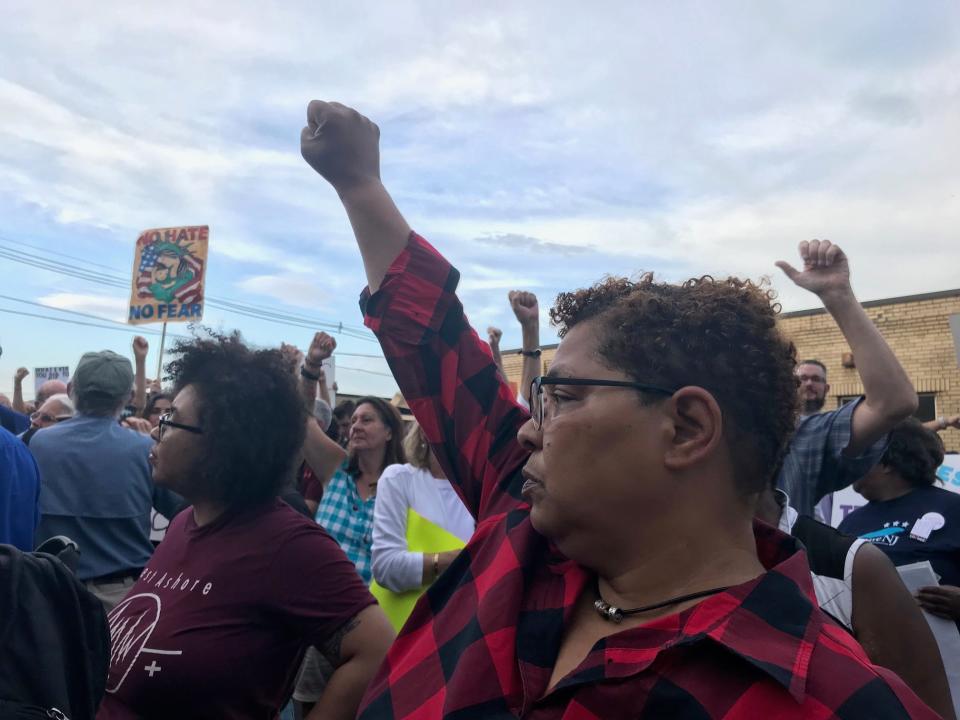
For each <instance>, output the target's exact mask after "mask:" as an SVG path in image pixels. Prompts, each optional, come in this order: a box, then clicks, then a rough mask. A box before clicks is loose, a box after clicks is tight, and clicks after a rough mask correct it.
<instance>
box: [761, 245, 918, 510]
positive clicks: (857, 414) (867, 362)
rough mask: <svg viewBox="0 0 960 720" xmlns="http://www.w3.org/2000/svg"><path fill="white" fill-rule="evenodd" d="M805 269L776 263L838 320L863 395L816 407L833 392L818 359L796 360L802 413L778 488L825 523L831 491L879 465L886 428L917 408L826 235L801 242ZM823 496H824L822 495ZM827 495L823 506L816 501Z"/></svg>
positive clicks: (913, 393) (914, 395)
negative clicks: (831, 407) (835, 406)
mask: <svg viewBox="0 0 960 720" xmlns="http://www.w3.org/2000/svg"><path fill="white" fill-rule="evenodd" d="M800 257H801V259H802V260H803V264H804V267H803V270H802V271H800V270H796V269H795V268H793V267H792V266H791V265H790V264H788V263H785V262H782V261H781V262H778V263H777V267H779V268H780V269H781V270H783V272H784V273H785V274H786V275H787V277H789V278H790V279H791V280H792V281H793V282H794V283H796V284H797V285H798V286H799V287H802V288H804V289H805V290H809V291H810V292H812V293H814V294H815V295H816V296H817V297H819V298H820V300H821V301H822V302H823V305H824V307H825V308H826V309H827V312H828V313H830V315H831V317H833V319H834V320H835V321H836V323H837V325H838V326H839V328H840V332H841V333H843V337H844V339H845V340H846V341H847V343H848V344H849V346H850V350H851V351H852V352H853V357H854V360H855V362H856V367H857V372H858V373H859V375H860V380H861V382H862V383H863V397H861V398H859V399H858V400H856V401H855V402H852V403H848V404H847V405H844V406H843V407H841V408H839V409H837V410H831V411H828V412H820V410H821V409H822V408H823V405H824V403H825V401H826V398H827V393H828V392H829V391H830V386H829V385H828V384H827V370H826V367H824V365H823V363H821V362H819V361H818V360H805V361H803V362H801V363H800V364H799V365H798V366H797V381H798V392H799V396H800V403H801V411H802V413H801V416H800V419H799V421H798V423H797V429H796V433H795V434H794V436H793V439H792V440H791V442H790V449H789V451H788V453H787V455H786V457H785V458H784V460H783V464H782V466H781V469H780V474H779V476H778V478H777V487H779V488H780V489H781V490H784V491H785V492H786V493H787V495H789V497H790V505H791V506H793V507H794V508H796V510H797V511H798V512H799V513H800V514H801V515H814V516H816V517H817V519H819V520H822V521H823V522H826V523H827V524H829V523H830V520H831V518H830V515H831V514H832V513H831V511H832V506H833V503H832V498H831V497H830V494H831V493H833V492H834V491H835V490H840V489H842V488H845V487H847V486H848V485H851V484H852V483H853V482H854V481H855V480H857V479H859V478H860V477H862V476H863V475H865V474H866V473H867V472H869V470H870V468H872V467H873V466H874V465H876V464H877V462H878V461H879V460H880V458H881V457H882V455H883V451H884V449H885V448H886V443H887V433H889V432H890V430H892V429H893V427H894V426H895V425H896V424H897V423H899V422H900V421H901V420H904V419H905V418H907V417H909V416H910V415H911V414H912V413H913V412H915V411H916V409H917V393H916V391H915V390H914V389H913V384H912V383H911V382H910V378H908V377H907V373H906V372H905V371H904V369H903V367H902V366H901V365H900V363H899V361H898V360H897V358H896V356H895V355H894V354H893V351H892V350H891V349H890V346H889V345H887V342H886V341H885V340H884V339H883V336H882V335H881V334H880V332H879V331H878V330H877V328H876V326H875V325H874V324H873V323H872V322H871V321H870V318H868V317H867V314H866V313H865V312H864V310H863V308H862V307H861V306H860V303H859V302H858V301H857V298H856V297H855V296H854V294H853V289H852V288H851V287H850V266H849V264H848V263H847V256H846V255H845V254H844V252H843V250H841V249H840V247H839V246H838V245H834V244H833V243H831V242H830V241H829V240H811V241H810V242H807V241H804V242H802V243H800ZM825 496H826V497H825ZM821 500H824V502H823V503H822V505H821V506H817V503H818V502H820V501H821Z"/></svg>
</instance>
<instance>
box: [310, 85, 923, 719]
mask: <svg viewBox="0 0 960 720" xmlns="http://www.w3.org/2000/svg"><path fill="white" fill-rule="evenodd" d="M307 118H308V124H307V127H305V128H304V130H303V133H302V136H301V151H302V153H303V155H304V158H305V159H306V160H307V161H308V162H309V163H310V164H311V166H313V167H314V169H316V170H317V171H318V172H320V173H321V174H322V175H323V176H324V177H325V178H326V179H327V180H328V181H329V182H330V183H331V184H333V186H334V188H335V189H336V190H337V191H338V193H339V195H340V198H341V200H342V201H343V203H344V206H345V208H346V210H347V213H348V215H349V217H350V221H351V223H352V225H353V228H354V232H355V234H356V236H357V240H358V243H359V246H360V251H361V255H362V256H363V260H364V266H365V270H366V273H367V280H368V286H369V291H368V292H365V293H364V296H363V299H362V301H361V302H362V305H363V306H364V308H365V313H366V322H367V324H368V325H369V326H370V327H371V328H372V329H373V330H374V332H376V333H377V335H378V337H379V338H380V342H381V344H382V346H383V349H384V353H385V355H386V357H387V359H388V361H389V363H390V365H391V368H392V370H393V373H394V375H395V377H396V379H397V382H398V383H399V385H400V389H401V391H402V392H403V394H404V397H405V398H406V400H407V402H408V403H409V405H410V408H411V409H412V410H413V412H414V414H415V415H416V417H417V420H418V421H419V422H420V424H421V426H422V427H423V429H424V431H425V433H426V435H427V437H428V438H429V440H430V442H431V445H432V448H433V451H434V453H435V454H436V456H437V457H438V459H439V460H440V462H441V464H442V465H443V467H444V470H445V471H446V474H447V477H448V478H450V480H451V482H452V483H454V486H455V487H456V488H457V489H458V491H459V493H460V494H461V497H462V498H463V500H464V502H465V504H466V506H467V507H468V508H469V509H470V510H471V512H472V513H473V514H474V516H475V517H476V518H477V522H478V524H477V530H476V533H475V535H474V537H473V538H472V539H471V541H470V543H469V544H468V545H467V547H466V548H465V549H464V551H463V552H462V553H461V555H460V556H459V557H458V559H457V560H456V561H454V563H453V564H452V565H451V566H450V568H449V569H448V570H447V571H446V572H445V573H444V574H443V576H442V577H441V578H440V579H439V580H438V581H437V582H436V583H434V585H433V586H432V587H431V588H430V589H429V590H428V591H427V593H426V594H425V595H424V596H423V597H422V598H421V599H420V601H419V602H418V604H417V606H416V608H415V610H414V612H413V614H412V616H411V617H410V620H409V621H408V622H407V624H406V626H405V627H404V629H403V630H402V631H401V633H400V636H399V637H398V638H397V641H396V642H395V644H394V645H393V647H392V649H391V651H390V653H389V654H388V656H387V660H386V661H385V663H384V665H383V667H382V668H381V669H380V672H379V673H378V675H377V677H376V678H375V679H374V681H373V683H372V684H371V686H370V687H369V689H368V691H367V694H366V697H365V699H364V702H363V706H362V708H361V712H360V717H361V718H436V717H444V718H513V717H526V718H536V719H538V720H539V719H541V718H542V719H546V718H551V719H552V718H566V719H573V718H578V719H579V718H583V719H587V718H611V719H613V718H662V717H685V718H708V717H709V718H767V717H771V718H773V717H777V718H832V717H837V718H876V717H885V718H905V717H917V718H932V717H935V715H934V714H933V713H932V712H931V711H930V710H929V709H928V708H927V707H926V706H925V705H923V703H921V702H920V701H919V700H918V699H917V698H916V696H915V695H913V693H912V692H911V691H910V690H908V689H907V688H906V686H905V685H904V684H903V683H902V682H901V681H900V680H899V678H897V677H896V676H894V675H893V674H892V673H890V672H889V671H886V670H884V669H882V668H878V667H875V666H872V665H871V664H870V663H869V661H868V660H867V658H866V656H865V654H864V653H863V651H862V649H861V648H860V647H859V646H858V645H857V644H856V642H855V641H854V640H852V639H851V638H850V636H849V635H848V634H846V632H845V631H843V630H841V629H840V628H839V627H838V626H836V625H835V624H833V623H832V622H830V621H829V620H828V619H827V618H826V617H825V616H824V615H822V614H821V613H820V612H819V611H818V610H817V608H816V600H815V597H814V594H813V589H812V585H811V580H810V574H809V568H808V566H807V563H806V559H805V556H804V553H803V552H801V551H800V548H799V546H798V545H797V544H796V543H795V542H794V541H793V540H792V539H791V538H789V537H788V536H786V535H783V534H782V533H780V532H779V531H777V530H775V529H773V528H770V527H769V526H766V525H763V524H759V523H758V524H756V525H754V524H753V523H752V515H753V509H754V500H755V496H756V493H757V492H759V490H760V489H761V488H762V487H763V484H764V483H766V482H767V481H768V480H769V479H770V477H771V474H772V472H773V469H774V468H775V467H776V464H777V462H778V461H779V459H780V457H781V456H782V453H783V452H784V449H785V446H786V441H787V437H788V436H789V432H790V430H791V428H792V426H793V422H794V416H793V410H792V408H793V397H794V393H795V383H794V380H793V365H794V351H793V347H792V345H790V344H789V343H787V342H785V341H784V340H783V339H782V338H781V337H780V336H779V334H778V332H777V330H776V325H775V311H774V309H773V307H772V306H771V303H770V301H769V297H768V296H767V295H766V293H765V292H764V291H763V290H762V289H761V288H759V287H757V286H756V285H753V284H752V283H746V282H741V281H737V280H729V281H714V280H713V279H711V278H703V279H700V280H694V281H689V282H688V283H685V284H684V285H682V286H672V285H665V284H660V283H655V282H654V281H653V279H652V278H651V277H644V278H643V279H641V280H640V281H638V282H636V283H631V282H629V281H627V280H623V279H617V278H611V279H608V280H606V281H604V282H602V283H600V284H598V285H596V286H594V287H592V288H588V289H586V290H581V291H579V292H576V293H565V294H563V295H561V296H560V297H559V298H558V301H557V305H556V306H555V307H554V310H553V311H552V316H553V319H554V321H555V322H556V323H557V324H558V325H559V326H560V329H561V335H562V337H563V342H562V343H561V345H560V347H559V348H558V351H557V355H556V358H555V360H554V364H553V366H552V368H551V372H550V375H549V376H547V377H545V378H538V379H537V380H535V381H534V383H533V388H532V390H531V413H530V414H527V413H526V412H525V411H524V410H522V409H521V408H520V407H519V406H518V405H517V404H516V403H515V402H514V399H513V393H511V392H510V389H509V387H508V386H507V385H506V384H505V383H503V381H502V380H501V379H500V378H499V376H498V373H497V370H496V366H495V364H494V363H493V360H492V357H491V355H490V352H489V350H488V349H487V346H486V345H485V343H483V342H482V341H481V340H480V339H479V338H478V336H477V334H476V333H475V332H474V331H473V329H472V328H471V327H470V326H469V324H468V323H467V321H466V318H465V317H464V314H463V309H462V306H461V305H460V302H459V301H458V299H457V297H456V295H455V294H454V292H455V290H456V286H457V282H458V280H459V274H458V273H457V271H456V270H455V269H453V268H452V267H451V266H450V265H449V263H447V262H446V260H444V259H443V257H442V256H440V255H439V253H437V252H436V250H434V249H433V248H432V247H431V246H430V245H429V244H427V242H426V241H425V240H423V239H422V238H420V237H419V236H417V235H416V234H413V233H412V232H411V231H410V229H409V226H408V225H407V224H406V222H405V221H404V219H403V217H402V216H401V215H400V213H399V211H398V210H397V209H396V207H395V206H394V204H393V201H392V200H391V199H390V196H389V195H388V194H387V192H386V190H385V189H384V187H383V185H382V184H381V182H380V179H379V148H378V138H379V130H378V129H377V127H376V126H375V125H373V124H372V123H371V122H370V121H369V120H367V119H366V118H364V117H363V116H362V115H360V114H359V113H357V112H356V111H354V110H351V109H349V108H346V107H344V106H342V105H338V104H329V103H321V102H317V101H314V102H312V103H310V106H309V108H308V112H307ZM751 388H752V389H753V390H755V391H757V392H758V393H766V394H767V395H766V397H762V396H759V395H756V394H752V390H751Z"/></svg>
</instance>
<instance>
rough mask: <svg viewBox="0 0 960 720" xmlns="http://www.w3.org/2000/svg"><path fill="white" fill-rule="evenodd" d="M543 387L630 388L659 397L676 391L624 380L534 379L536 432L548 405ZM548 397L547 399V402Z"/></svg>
mask: <svg viewBox="0 0 960 720" xmlns="http://www.w3.org/2000/svg"><path fill="white" fill-rule="evenodd" d="M544 385H589V386H592V387H618V388H632V389H634V390H640V391H642V392H648V393H657V394H660V395H673V394H674V393H675V392H676V391H677V390H676V389H674V390H668V389H667V388H664V387H659V386H657V385H646V384H644V383H635V382H627V381H625V380H591V379H588V378H569V377H544V376H540V377H535V378H534V379H533V382H531V383H530V417H531V418H532V419H533V424H534V427H536V428H537V429H538V430H539V429H540V428H542V427H543V418H544V407H545V406H546V405H547V404H548V403H547V402H544V399H543V386H544ZM549 397H550V396H549V395H548V396H547V399H548V400H549Z"/></svg>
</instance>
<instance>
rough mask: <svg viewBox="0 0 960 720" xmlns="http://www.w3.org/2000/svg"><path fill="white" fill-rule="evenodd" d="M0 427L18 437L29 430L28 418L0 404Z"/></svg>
mask: <svg viewBox="0 0 960 720" xmlns="http://www.w3.org/2000/svg"><path fill="white" fill-rule="evenodd" d="M0 427H2V428H3V429H4V430H6V431H7V432H10V433H13V434H14V435H19V434H20V433H22V432H25V431H26V430H28V429H29V428H30V416H28V415H24V414H23V413H18V412H16V411H15V410H13V409H11V408H8V407H7V406H6V405H2V404H0Z"/></svg>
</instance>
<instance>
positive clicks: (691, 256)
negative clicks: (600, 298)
mask: <svg viewBox="0 0 960 720" xmlns="http://www.w3.org/2000/svg"><path fill="white" fill-rule="evenodd" d="M277 5H279V7H267V4H266V3H245V2H232V3H222V2H220V3H218V2H210V3H204V4H202V6H201V7H198V4H197V3H192V2H191V3H186V2H184V3H178V2H165V3H162V4H161V3H137V2H125V3H120V2H114V3H102V2H87V3H68V2H61V3H37V2H29V1H24V2H19V1H18V0H7V2H5V3H4V8H5V13H4V14H5V21H4V23H3V24H2V26H0V217H2V218H3V224H2V226H0V268H2V272H0V277H2V282H0V343H2V346H3V350H4V352H3V356H2V358H0V392H9V391H10V389H11V387H12V375H13V373H14V370H15V369H16V367H17V366H19V365H26V366H28V367H34V366H42V365H71V366H72V365H73V364H75V362H76V359H77V358H78V357H79V355H80V354H81V352H82V351H84V350H88V349H100V348H112V349H115V350H117V351H122V352H128V351H129V343H130V341H131V339H132V337H133V334H132V333H131V332H130V331H129V328H126V327H124V326H122V325H115V324H112V323H111V322H110V321H122V320H123V319H124V318H125V303H126V295H127V293H126V292H125V291H124V290H123V289H122V288H119V287H116V285H117V283H118V279H119V280H121V281H124V282H125V281H127V278H129V274H130V267H131V263H132V259H133V243H134V240H135V239H136V236H137V234H138V233H139V231H141V230H143V229H145V228H151V227H158V226H169V225H181V224H208V225H210V227H211V257H210V266H209V275H208V282H207V293H208V296H210V297H211V298H214V299H216V300H221V301H233V302H242V303H245V304H246V305H249V306H255V308H256V312H255V313H254V314H255V315H261V316H262V315H263V313H264V312H271V313H274V314H278V313H279V314H280V315H282V316H284V317H286V318H287V320H288V321H289V320H290V316H296V317H297V319H298V320H297V324H294V325H289V324H287V325H284V324H276V323H270V322H267V321H266V320H264V319H263V318H262V317H259V318H254V317H250V316H249V315H239V314H235V313H227V312H224V311H222V310H219V309H216V308H210V307H208V308H207V312H206V316H205V322H206V323H207V324H210V325H212V326H214V327H223V328H234V327H237V328H240V329H241V330H242V331H243V332H244V334H245V335H246V336H247V337H248V338H249V339H250V340H252V341H254V342H256V343H259V344H263V345H269V344H276V343H279V342H280V341H281V340H287V341H290V342H297V343H300V344H304V343H306V342H307V341H308V339H309V337H310V335H311V330H310V328H312V327H314V326H316V327H318V328H322V327H325V326H322V325H321V323H331V324H333V325H339V323H343V324H344V327H346V328H347V329H348V331H351V332H350V334H349V336H348V335H346V334H344V335H341V336H340V340H341V341H340V351H341V356H340V358H339V370H338V379H339V381H340V385H341V386H342V387H343V389H344V390H345V391H348V392H362V391H373V392H379V393H384V394H386V393H389V392H392V389H393V384H392V380H391V379H390V378H389V377H387V376H386V375H385V373H386V372H387V370H386V366H385V364H384V363H383V361H382V359H378V358H377V357H369V356H375V355H377V354H378V346H377V345H376V344H375V343H374V342H371V339H372V338H371V336H370V335H369V334H365V333H364V332H362V331H360V330H358V328H359V326H360V325H361V318H360V316H359V312H358V310H357V304H356V299H357V296H358V293H359V291H360V289H361V287H362V284H363V273H362V268H361V265H360V262H359V259H358V256H357V253H356V250H355V247H354V245H353V241H352V237H351V234H350V232H349V226H348V224H347V222H346V220H345V217H344V215H343V212H342V210H341V208H340V207H339V204H338V202H337V200H336V197H335V195H334V193H333V192H332V191H331V190H330V189H329V188H328V187H326V186H325V183H324V182H323V181H322V179H320V178H319V177H318V176H316V175H314V174H313V173H312V171H311V170H310V169H309V168H308V167H307V166H306V165H305V164H304V163H303V161H302V160H301V159H300V156H299V147H298V139H299V132H300V128H301V126H302V125H303V123H304V115H305V107H306V103H307V101H308V100H310V99H311V98H320V99H335V100H339V101H341V102H344V103H347V104H351V105H354V106H355V107H357V108H359V109H361V110H362V111H363V112H364V113H365V114H367V115H368V116H369V117H371V118H372V119H374V120H375V121H376V122H377V123H378V124H379V125H380V127H381V131H382V157H383V164H384V171H383V174H384V178H385V180H386V182H387V185H388V187H390V189H391V191H392V192H393V194H394V197H395V198H396V200H397V202H398V204H399V205H400V207H401V209H402V210H403V211H404V212H405V214H406V215H407V218H408V220H409V221H410V222H411V224H412V225H413V226H414V227H415V228H416V229H418V230H419V231H420V232H422V233H423V234H425V235H426V236H427V237H428V238H430V239H431V240H432V241H433V242H434V244H435V245H437V246H438V247H439V248H440V249H441V250H442V251H443V252H445V253H446V254H447V255H448V256H449V257H450V258H451V259H452V260H453V261H454V262H455V264H456V265H457V266H458V267H459V268H460V269H461V271H462V274H463V284H462V286H461V297H462V298H463V300H464V304H465V305H466V307H467V311H468V313H469V315H470V317H471V319H472V320H473V322H474V323H475V324H476V325H477V326H480V327H483V328H485V327H486V326H487V325H488V324H491V323H493V324H497V325H500V326H502V327H503V329H504V335H505V338H504V345H505V346H506V347H512V346H516V344H517V343H518V342H519V331H518V329H517V328H516V327H515V323H514V322H513V321H512V316H511V315H510V313H509V309H508V307H507V303H506V293H507V291H508V290H510V289H513V288H523V289H529V290H533V291H535V292H536V293H538V295H539V296H540V297H541V305H542V308H543V310H544V312H545V311H546V308H547V306H548V305H549V304H550V302H551V301H552V298H553V297H554V296H555V294H556V293H557V291H558V290H562V289H570V288H574V287H579V286H582V285H585V284H588V283H591V282H593V281H594V280H596V279H598V278H599V277H601V276H602V275H603V274H605V273H633V272H636V271H639V270H656V271H658V272H659V273H661V274H662V275H663V276H664V277H666V278H668V279H682V278H685V277H688V276H692V275H698V274H702V273H706V272H709V273H712V274H720V275H723V274H740V275H748V276H751V277H755V278H756V277H760V276H763V275H769V276H770V277H771V279H772V282H773V284H774V286H775V288H776V289H777V290H778V291H779V293H780V297H781V301H782V303H783V305H784V307H785V309H788V310H789V309H801V308H807V307H814V306H816V304H817V303H816V299H815V298H813V297H812V296H809V295H807V294H805V293H804V292H803V291H799V290H797V289H796V288H793V287H791V286H790V283H789V281H786V279H785V278H783V277H782V276H779V275H778V274H777V273H778V272H779V271H777V270H776V268H774V267H773V262H774V261H775V260H777V259H790V260H792V259H793V258H794V257H795V256H796V249H795V248H796V244H797V243H798V242H799V241H800V240H803V239H806V238H812V237H828V238H831V239H833V240H834V241H836V242H839V243H840V244H841V245H842V246H843V247H844V248H845V249H846V250H847V251H848V253H849V255H850V256H851V260H852V265H853V272H854V286H855V289H856V291H857V293H858V295H859V297H860V298H861V299H862V300H869V299H877V298H884V297H892V296H897V295H905V294H912V293H919V292H928V291H934V290H943V289H948V288H956V287H958V286H960V273H958V267H960V262H958V260H960V250H958V248H960V242H958V238H957V236H958V228H960V179H958V173H957V165H958V160H960V132H958V131H960V74H958V72H957V68H958V67H960V40H958V38H960V6H958V5H957V3H956V2H955V1H953V0H943V1H942V2H938V1H936V0H928V1H926V2H923V3H915V2H906V1H904V2H884V1H883V0H869V1H868V0H863V1H862V2H849V3H833V2H822V3H818V2H805V3H797V2H760V3H758V2H732V1H731V2H726V1H725V2H675V3H659V2H634V3H626V2H617V3H607V2H593V3H589V4H588V3H582V2H557V1H553V2H541V3H537V2H527V3H505V2H486V3H440V2H405V1H404V0H397V1H395V2H392V3H383V2H369V3H363V2H352V3H349V4H348V3H327V2H320V3H305V2H287V3H281V4H277ZM51 264H52V265H53V266H54V267H57V268H60V269H61V270H66V271H68V273H69V274H66V275H65V274H62V273H56V272H52V271H51V270H49V269H47V268H49V267H50V266H51ZM37 265H43V266H44V267H42V268H41V267H37ZM44 306H45V307H44ZM66 311H70V312H66ZM15 313H20V314H15ZM22 313H31V314H33V315H40V316H43V317H42V318H40V317H28V316H25V315H23V314H22ZM76 313H83V315H78V314H76ZM89 316H94V317H89ZM53 317H56V318H59V319H60V320H61V321H62V322H57V321H54V320H51V319H49V318H53ZM98 318H102V319H98ZM80 323H89V325H81V324H80ZM147 329H148V331H151V332H154V333H155V332H156V331H157V330H159V326H148V327H147ZM171 331H172V332H176V333H182V332H185V327H184V326H173V325H171ZM543 335H544V337H543V341H544V343H546V342H552V341H554V340H555V336H554V334H553V331H552V330H551V329H550V328H549V327H548V326H546V325H545V327H544V331H543ZM148 339H150V341H151V344H152V347H153V349H154V350H155V348H156V346H157V344H158V340H159V338H158V337H157V335H154V334H151V335H149V338H148ZM151 352H153V350H152V351H151ZM155 362H156V358H155V356H152V357H151V363H155ZM31 387H32V386H31ZM31 391H32V390H31ZM29 394H30V392H28V396H29Z"/></svg>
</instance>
